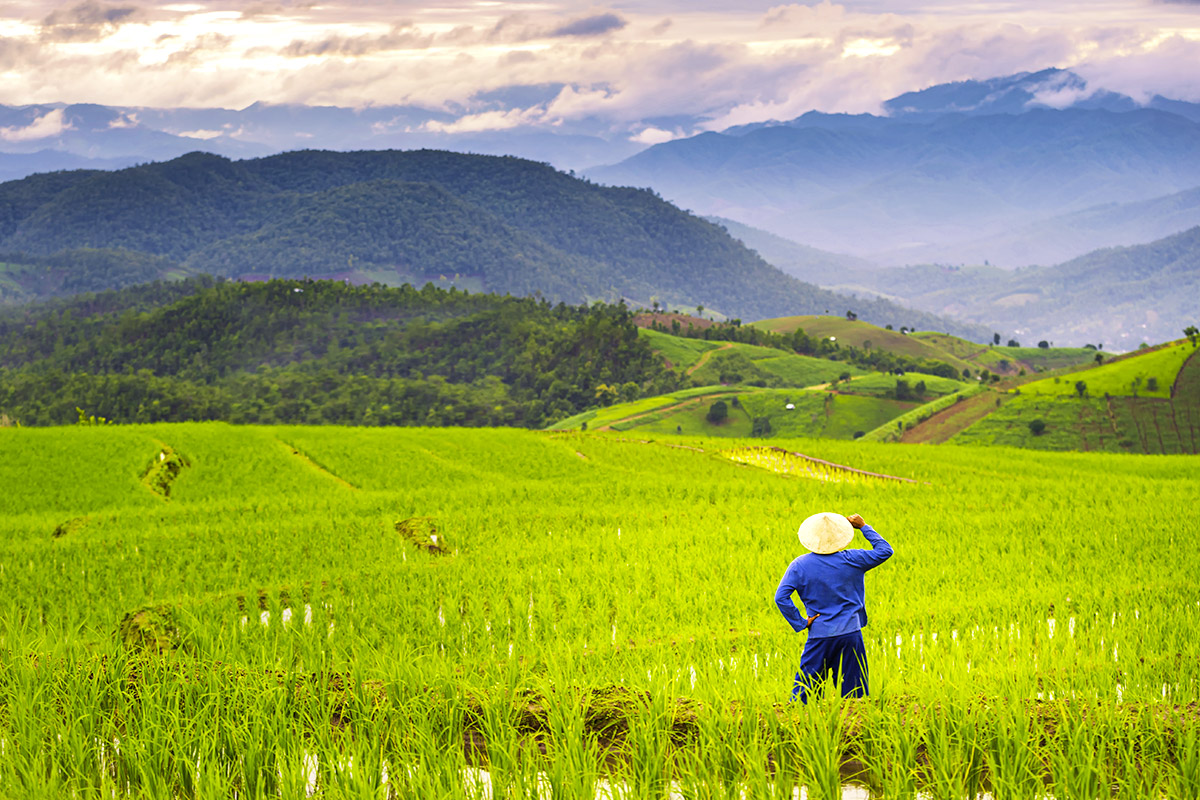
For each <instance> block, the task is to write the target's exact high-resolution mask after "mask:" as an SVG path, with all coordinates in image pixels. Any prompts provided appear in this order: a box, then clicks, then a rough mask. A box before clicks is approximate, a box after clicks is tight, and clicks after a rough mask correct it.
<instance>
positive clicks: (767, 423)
mask: <svg viewBox="0 0 1200 800" xmlns="http://www.w3.org/2000/svg"><path fill="white" fill-rule="evenodd" d="M750 435H751V436H770V435H771V420H770V419H768V418H767V417H755V418H754V422H752V423H751V425H750Z"/></svg>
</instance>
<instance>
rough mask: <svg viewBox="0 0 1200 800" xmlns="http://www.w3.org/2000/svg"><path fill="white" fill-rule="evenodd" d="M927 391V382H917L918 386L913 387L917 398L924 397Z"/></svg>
mask: <svg viewBox="0 0 1200 800" xmlns="http://www.w3.org/2000/svg"><path fill="white" fill-rule="evenodd" d="M925 391H926V386H925V381H917V385H916V386H914V387H913V393H915V394H916V395H917V397H924V396H925Z"/></svg>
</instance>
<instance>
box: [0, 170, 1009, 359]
mask: <svg viewBox="0 0 1200 800" xmlns="http://www.w3.org/2000/svg"><path fill="white" fill-rule="evenodd" d="M0 252H7V253H9V254H10V255H9V256H7V257H5V258H4V259H3V260H4V261H7V262H8V263H7V264H5V265H4V266H3V267H2V268H0V292H2V293H6V294H7V295H8V299H9V300H21V299H27V298H28V297H29V296H31V295H45V294H53V293H55V292H62V291H78V290H81V289H101V288H115V285H121V284H126V283H133V282H140V281H144V280H147V279H148V278H150V277H158V276H161V277H177V276H179V275H183V274H188V273H208V274H213V275H217V276H222V277H232V278H248V279H263V278H271V277H285V278H287V277H292V278H294V277H305V276H307V277H331V278H338V279H343V280H347V281H350V282H354V283H362V282H376V281H377V282H380V283H386V284H390V285H398V284H401V283H412V284H414V285H423V284H424V283H426V282H433V283H434V284H436V285H440V286H443V287H450V286H456V287H460V288H466V289H470V290H473V291H489V292H498V293H513V294H517V295H530V294H538V293H540V294H541V295H542V296H543V297H545V298H547V299H549V300H553V301H566V302H571V303H577V302H590V301H593V300H609V301H615V300H618V299H622V298H624V299H628V300H629V301H630V302H631V303H633V304H635V305H646V306H650V305H652V304H653V303H654V302H660V303H662V304H663V305H665V306H672V307H684V308H695V307H697V306H703V307H705V308H707V309H709V312H708V313H709V314H713V313H716V314H718V315H723V316H725V317H736V318H744V319H754V318H760V317H768V316H781V315H785V314H799V313H822V312H830V311H832V312H833V313H837V314H841V313H844V312H845V311H846V310H851V309H852V310H854V311H855V313H857V314H858V315H859V316H861V317H862V318H863V319H864V320H875V321H878V322H880V323H881V324H895V325H896V326H897V327H898V326H899V325H901V324H904V325H908V326H909V327H922V328H932V329H937V330H945V331H948V332H957V333H960V334H962V335H965V336H970V337H974V338H982V337H985V336H986V335H987V330H985V329H984V328H983V327H982V326H979V325H977V324H972V323H967V324H963V323H956V322H953V321H950V320H945V319H941V318H938V317H936V316H934V315H929V314H922V313H919V312H914V311H910V310H907V309H904V308H902V307H899V306H896V305H895V304H893V303H890V302H888V301H885V300H878V299H862V298H857V299H856V298H850V297H847V296H845V295H838V294H835V293H833V292H829V291H826V290H823V289H820V288H818V287H816V286H814V285H812V284H809V283H804V282H802V281H800V280H797V279H795V278H793V277H790V276H788V275H785V274H784V273H783V272H781V271H779V270H778V269H776V268H775V267H773V266H771V265H769V264H768V263H766V262H765V261H763V260H762V258H760V257H759V256H758V255H757V254H756V253H754V252H753V251H751V250H749V249H747V248H746V247H745V246H744V245H742V244H741V243H740V242H738V241H737V240H735V239H734V238H732V237H730V236H729V235H728V233H726V231H725V230H723V229H722V228H721V227H719V226H717V225H714V224H712V223H710V222H707V221H705V220H703V219H700V218H698V217H696V216H693V215H691V214H688V213H686V212H683V211H681V210H680V209H678V208H676V207H675V206H672V205H671V204H670V203H667V202H666V201H664V200H663V199H661V198H660V197H658V196H657V195H655V194H654V193H653V192H650V191H646V190H640V189H628V188H610V187H603V186H599V185H596V184H592V183H589V182H587V181H585V180H582V179H579V178H575V177H572V176H570V175H567V174H565V173H562V172H559V171H557V170H555V169H554V168H552V167H550V166H548V165H545V164H540V163H536V162H532V161H526V160H523V159H518V158H512V157H494V156H471V155H463V154H459V153H449V152H444V151H415V152H397V151H383V152H354V153H335V152H328V151H302V152H293V153H285V154H281V155H277V156H271V157H268V158H261V159H248V160H243V161H231V160H229V159H227V158H223V157H220V156H216V155H211V154H204V153H193V154H190V155H186V156H183V157H180V158H177V159H173V160H171V161H167V162H162V163H153V164H146V165H142V166H138V167H131V168H126V169H123V170H117V171H113V172H106V171H90V170H78V171H73V172H56V173H48V174H39V175H34V176H30V177H28V178H24V179H22V180H19V181H11V182H8V183H5V184H0ZM68 284H69V287H68Z"/></svg>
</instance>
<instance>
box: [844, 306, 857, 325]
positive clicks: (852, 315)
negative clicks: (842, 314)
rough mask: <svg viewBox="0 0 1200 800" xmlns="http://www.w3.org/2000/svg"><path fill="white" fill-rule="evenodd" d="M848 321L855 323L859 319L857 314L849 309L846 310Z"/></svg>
mask: <svg viewBox="0 0 1200 800" xmlns="http://www.w3.org/2000/svg"><path fill="white" fill-rule="evenodd" d="M846 319H847V320H849V321H850V322H854V320H856V319H858V314H855V313H854V312H853V311H850V310H849V309H847V310H846Z"/></svg>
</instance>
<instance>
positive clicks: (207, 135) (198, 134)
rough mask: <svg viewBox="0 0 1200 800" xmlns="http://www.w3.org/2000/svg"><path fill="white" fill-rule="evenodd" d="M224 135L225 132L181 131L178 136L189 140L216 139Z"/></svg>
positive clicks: (204, 130)
mask: <svg viewBox="0 0 1200 800" xmlns="http://www.w3.org/2000/svg"><path fill="white" fill-rule="evenodd" d="M223 133H224V131H212V130H206V129H200V130H194V131H180V132H179V133H178V135H179V136H186V137H187V138H189V139H216V138H217V137H218V136H220V135H222V134H223Z"/></svg>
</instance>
